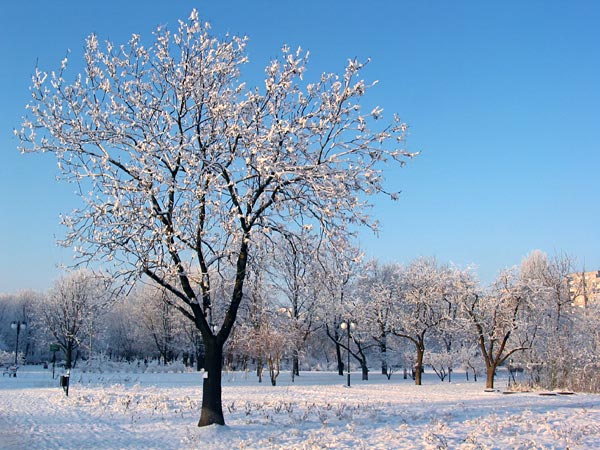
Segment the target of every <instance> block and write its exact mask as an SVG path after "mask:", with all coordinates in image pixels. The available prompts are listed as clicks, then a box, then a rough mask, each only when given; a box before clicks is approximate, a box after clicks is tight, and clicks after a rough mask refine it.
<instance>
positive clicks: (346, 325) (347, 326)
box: [340, 320, 356, 387]
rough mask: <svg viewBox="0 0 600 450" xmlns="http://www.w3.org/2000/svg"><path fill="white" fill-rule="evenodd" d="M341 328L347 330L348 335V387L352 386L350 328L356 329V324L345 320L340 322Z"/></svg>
mask: <svg viewBox="0 0 600 450" xmlns="http://www.w3.org/2000/svg"><path fill="white" fill-rule="evenodd" d="M340 328H341V329H342V330H346V337H347V344H346V345H347V348H346V353H347V354H348V364H347V366H346V370H347V372H348V387H350V330H354V328H356V324H355V323H354V322H352V321H349V320H344V321H343V322H342V323H340Z"/></svg>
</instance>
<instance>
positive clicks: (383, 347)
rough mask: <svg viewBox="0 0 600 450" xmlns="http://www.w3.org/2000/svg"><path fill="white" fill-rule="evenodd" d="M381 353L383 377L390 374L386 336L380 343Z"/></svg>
mask: <svg viewBox="0 0 600 450" xmlns="http://www.w3.org/2000/svg"><path fill="white" fill-rule="evenodd" d="M379 352H380V353H381V375H387V374H388V363H387V342H386V337H385V335H384V336H383V337H382V338H381V340H380V341H379Z"/></svg>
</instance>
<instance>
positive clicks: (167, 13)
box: [0, 0, 600, 292]
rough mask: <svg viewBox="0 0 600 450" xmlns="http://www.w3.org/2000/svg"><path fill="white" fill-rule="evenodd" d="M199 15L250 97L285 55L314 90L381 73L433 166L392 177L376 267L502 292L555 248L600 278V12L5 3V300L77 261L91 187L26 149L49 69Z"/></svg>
mask: <svg viewBox="0 0 600 450" xmlns="http://www.w3.org/2000/svg"><path fill="white" fill-rule="evenodd" d="M192 8H197V9H198V10H199V12H200V15H201V16H202V17H203V18H204V19H205V20H208V21H209V22H211V24H212V27H213V31H214V34H216V35H222V34H224V33H226V32H229V33H231V34H237V35H248V36H249V37H250V42H249V46H248V50H249V56H250V58H251V63H250V64H249V65H248V66H247V67H246V69H245V74H246V75H247V77H246V78H247V79H248V80H249V81H250V82H251V83H256V82H260V80H261V76H262V68H263V67H264V66H265V65H266V64H267V63H268V61H269V59H270V58H271V57H274V56H276V55H277V54H278V52H279V49H280V48H281V46H282V44H284V43H285V44H288V45H289V46H290V47H297V46H298V45H301V46H302V47H303V48H305V49H308V50H310V52H311V58H310V61H311V62H310V65H309V70H308V72H307V74H306V78H307V79H311V78H317V77H318V76H319V75H320V73H321V72H323V71H338V72H340V71H342V70H343V67H344V64H345V62H346V60H347V58H353V57H358V58H359V59H366V58H371V59H372V62H371V64H370V65H369V67H368V69H367V70H366V71H365V73H364V75H365V77H366V78H367V79H368V80H375V79H377V80H379V81H380V83H379V85H378V86H377V87H376V88H374V89H373V90H372V91H371V93H370V96H369V98H368V99H367V101H368V103H369V104H371V103H372V104H379V105H381V106H382V107H383V108H384V110H385V111H384V113H385V114H387V117H389V118H391V116H392V114H393V113H394V112H397V113H399V115H400V116H401V117H402V118H403V120H405V121H406V122H408V123H409V125H410V126H411V136H410V139H409V142H408V148H409V150H411V151H416V150H422V155H421V156H420V157H419V158H417V159H416V160H414V161H413V162H412V163H410V164H409V165H408V166H407V167H406V168H404V169H402V170H393V171H391V172H390V173H389V186H390V188H393V189H401V190H402V192H403V193H402V196H401V198H400V201H398V202H394V203H388V202H387V201H379V202H378V204H377V206H376V208H375V210H374V213H375V215H377V216H378V217H379V219H380V221H381V228H382V232H381V234H380V236H379V238H378V239H376V238H374V237H373V236H372V235H370V234H369V233H366V232H365V233H363V234H362V235H361V245H362V247H363V249H364V251H365V252H366V253H367V255H369V256H373V257H379V258H381V259H382V260H385V261H399V262H408V261H410V260H411V259H413V258H415V257H418V256H436V257H437V258H438V259H439V260H440V261H444V262H454V263H457V264H460V265H463V266H465V265H467V264H474V265H476V266H478V268H479V269H478V272H479V274H480V277H481V278H482V280H484V281H485V282H488V281H491V280H492V279H493V278H494V276H495V275H496V273H497V272H498V271H499V270H501V269H502V268H504V267H507V266H511V265H514V264H518V263H520V261H521V259H522V258H523V257H524V256H525V255H526V254H527V253H528V252H530V251H531V250H533V249H538V248H539V249H541V250H543V251H546V252H548V253H550V254H552V253H554V252H555V251H564V252H566V253H568V254H570V255H572V256H573V257H576V258H577V262H578V267H579V268H581V267H582V266H583V265H584V264H585V267H586V268H587V269H588V270H592V269H600V238H599V236H598V223H599V221H600V213H599V206H598V199H599V198H600V183H599V181H598V180H599V178H600V177H599V170H600V26H599V24H600V2H596V1H593V0H588V1H574V2H566V1H552V0H544V1H542V0H539V1H533V0H528V1H522V0H510V1H503V2H483V1H454V2H448V1H442V0H439V1H417V0H414V1H410V2H409V1H400V0H389V1H382V0H371V1H369V2H366V1H353V0H346V1H341V0H340V1H326V0H305V1H281V0H280V1H266V0H262V1H247V0H246V1H242V0H230V1H223V2H214V1H187V0H177V1H150V0H146V1H131V0H127V1H126V0H120V1H115V0H104V1H102V2H94V1H87V2H83V1H75V0H72V1H66V0H65V1H54V2H47V1H39V0H33V1H22V2H3V3H2V5H1V6H0V61H2V63H1V64H0V89H2V97H1V99H2V101H1V103H0V151H1V154H2V160H1V161H2V163H1V164H0V211H1V213H0V214H1V215H0V292H16V291H18V290H21V289H26V288H33V289H37V290H45V289H46V288H48V287H49V286H50V285H51V283H52V280H53V279H54V278H56V277H57V276H58V275H59V274H60V270H59V269H57V268H56V265H57V264H58V263H65V264H69V263H70V262H71V261H72V259H71V253H70V251H68V250H65V249H61V248H58V247H57V246H56V244H55V241H56V238H58V237H60V236H61V235H62V233H63V229H62V227H61V226H60V225H59V214H60V213H66V212H68V211H70V210H71V209H72V208H73V207H74V206H75V205H76V204H77V198H76V196H75V195H74V194H73V192H74V186H70V185H68V184H64V183H60V184H59V183H57V182H56V181H55V176H56V174H57V169H56V163H55V160H54V158H53V157H52V156H51V155H25V156H24V155H20V154H19V153H18V151H17V150H16V148H17V140H16V138H14V137H13V136H12V129H13V128H14V127H18V126H19V125H20V118H21V116H22V115H23V114H24V112H25V110H24V105H25V104H26V103H27V101H28V98H29V92H28V87H29V84H30V76H31V74H32V73H33V71H34V67H35V66H36V64H37V65H38V66H39V67H40V68H41V69H44V70H52V69H56V68H58V67H59V65H60V61H61V59H62V58H63V57H64V56H65V55H66V52H67V49H70V50H71V55H70V68H71V69H78V70H79V69H80V67H81V55H82V48H83V41H84V39H85V37H86V36H87V35H88V34H89V33H91V32H95V33H96V34H98V36H99V38H100V39H101V40H104V39H107V38H108V39H110V40H112V41H113V42H116V43H122V42H125V41H126V40H127V39H128V38H129V36H130V35H131V33H134V32H135V33H139V34H141V35H142V36H143V37H146V39H149V36H150V34H151V32H152V31H153V30H154V29H155V27H156V25H158V24H167V25H168V26H170V27H171V28H174V27H176V25H177V19H179V18H182V19H185V18H187V17H188V16H189V13H190V11H191V9H192ZM71 73H73V72H71Z"/></svg>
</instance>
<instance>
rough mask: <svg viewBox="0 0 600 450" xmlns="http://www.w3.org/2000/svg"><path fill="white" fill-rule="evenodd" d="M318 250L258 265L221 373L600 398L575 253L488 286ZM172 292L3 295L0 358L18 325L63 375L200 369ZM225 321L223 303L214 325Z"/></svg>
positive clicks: (143, 288)
mask: <svg viewBox="0 0 600 450" xmlns="http://www.w3.org/2000/svg"><path fill="white" fill-rule="evenodd" d="M308 245H309V243H308V241H307V242H284V243H281V245H277V246H274V247H273V248H275V249H277V250H273V252H271V253H269V254H265V255H263V256H262V258H261V259H260V261H254V264H253V265H252V267H253V269H252V271H251V272H250V274H249V282H248V283H247V284H246V290H245V296H246V298H245V300H244V302H243V304H242V310H241V311H240V314H239V316H238V320H237V322H236V327H235V329H234V332H233V335H232V338H231V339H230V340H229V342H228V344H227V347H226V352H225V356H224V359H225V361H224V362H225V367H228V368H229V369H232V370H245V371H249V372H253V373H256V375H257V378H258V380H259V381H262V380H263V376H264V377H265V378H266V379H268V381H269V382H270V383H272V384H273V385H275V384H276V382H277V377H278V376H279V375H280V373H283V372H284V371H286V372H287V373H288V374H290V375H291V376H299V375H300V374H301V371H303V370H337V371H338V372H339V373H340V375H342V374H344V373H345V370H346V364H347V359H346V358H347V352H348V351H349V352H350V356H351V366H352V370H354V371H357V370H359V371H360V372H361V373H362V378H363V379H368V377H369V372H370V371H375V370H376V371H377V372H379V373H382V374H385V375H387V376H388V377H391V376H404V377H406V376H410V377H412V378H413V379H414V380H415V383H417V384H420V383H421V373H422V371H423V370H424V368H426V367H427V368H431V369H433V370H434V371H435V373H436V374H437V375H438V376H439V378H440V380H443V381H444V380H446V381H451V380H452V376H453V372H457V371H460V372H461V377H464V376H465V373H466V376H467V377H468V378H470V379H474V380H477V378H478V377H485V379H486V386H487V387H488V388H492V387H494V381H495V376H496V375H497V369H498V368H499V367H501V366H502V367H505V368H507V369H508V370H507V372H506V373H507V374H508V375H509V376H510V377H512V379H513V380H514V381H515V382H516V381H518V382H519V383H521V384H524V385H526V386H528V387H531V386H533V387H540V388H544V389H570V390H578V391H593V392H599V391H600V377H598V376H597V373H598V371H599V370H600V327H598V323H599V322H600V305H598V304H597V303H596V304H594V303H591V304H590V305H588V307H587V308H578V307H575V306H573V305H572V295H573V292H570V289H571V291H572V290H573V286H571V287H569V282H568V275H569V274H571V273H572V272H573V267H572V261H571V260H570V258H568V257H567V256H565V255H557V256H554V257H551V258H549V257H548V256H547V255H546V254H544V253H542V252H540V251H534V252H532V253H531V254H530V255H528V256H527V257H526V258H525V259H524V260H523V262H522V264H521V266H520V267H515V268H511V269H508V270H505V271H503V272H501V273H500V274H499V275H498V277H497V278H496V280H494V281H493V282H492V283H491V284H490V285H488V286H482V284H481V283H480V282H479V281H478V279H477V277H476V275H475V273H474V272H473V271H472V270H471V269H469V268H466V269H465V268H458V267H454V266H452V265H448V264H442V263H440V262H438V261H437V260H435V259H432V258H421V259H417V260H415V261H412V262H411V263H410V264H408V265H400V264H394V263H383V262H380V261H377V260H371V261H368V262H361V258H360V255H359V254H358V252H356V251H353V250H348V251H347V253H346V254H343V255H340V254H334V253H326V252H320V251H319V249H317V248H313V249H307V248H303V246H308ZM223 279H226V278H225V277H224V278H223ZM226 288H227V287H226V286H219V287H217V288H216V290H218V289H222V290H223V292H226V290H227V289H226ZM215 293H216V297H218V291H217V292H215ZM170 295H171V294H168V293H167V292H166V291H165V290H164V289H161V288H157V287H155V286H151V285H143V284H138V285H136V286H134V287H133V288H131V289H129V290H127V291H124V290H122V289H121V290H117V289H116V287H115V286H113V284H112V282H111V280H110V279H108V278H107V277H105V276H103V275H102V274H98V273H93V272H91V271H86V270H78V271H74V272H69V273H65V275H64V277H63V278H61V279H59V280H57V281H56V282H55V284H54V286H53V287H52V288H51V289H50V290H49V291H48V292H45V293H36V292H33V291H25V292H21V293H19V294H16V295H2V296H0V330H1V331H0V359H2V361H0V362H2V363H4V364H10V363H11V362H13V361H14V358H15V346H16V338H17V336H16V334H17V333H16V331H15V329H14V328H12V327H11V323H12V322H16V321H20V322H24V323H26V324H27V325H26V326H25V327H23V328H22V329H21V332H20V337H19V345H18V347H19V348H18V360H19V361H20V362H21V363H24V362H30V363H40V362H44V361H50V360H51V357H52V353H51V352H50V347H49V346H50V344H58V345H59V347H60V351H59V352H58V354H57V356H58V358H59V360H60V361H61V362H63V361H64V364H65V365H66V366H67V367H73V366H74V365H76V364H91V363H92V362H94V361H95V362H96V364H98V361H100V364H107V363H108V361H111V360H112V361H128V362H131V363H133V364H136V365H140V364H145V365H148V364H154V365H157V364H160V365H172V364H178V365H180V366H181V367H183V366H187V367H190V368H193V369H196V370H200V369H201V368H202V367H203V355H204V349H203V344H202V339H201V337H200V335H199V333H198V331H197V329H196V328H195V327H194V325H193V323H192V322H191V321H190V320H188V319H187V318H186V317H184V316H185V313H186V311H182V310H180V308H178V307H177V306H176V305H177V304H176V302H175V301H174V299H173V298H170ZM222 314H223V312H222V311H220V309H219V303H218V302H216V303H215V306H214V307H213V309H212V310H211V311H210V317H209V319H210V323H211V324H214V326H215V327H216V326H217V325H218V324H219V321H220V320H222ZM348 331H349V334H348ZM190 370H191V369H190ZM455 376H456V375H455Z"/></svg>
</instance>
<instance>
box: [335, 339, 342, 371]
mask: <svg viewBox="0 0 600 450" xmlns="http://www.w3.org/2000/svg"><path fill="white" fill-rule="evenodd" d="M336 337H337V333H336ZM335 355H336V357H337V367H338V375H340V376H342V377H343V376H344V361H343V360H342V347H341V346H340V344H339V342H336V343H335Z"/></svg>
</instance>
